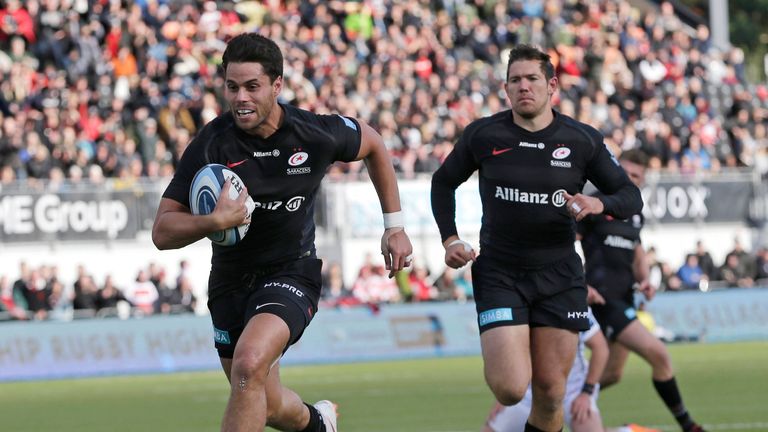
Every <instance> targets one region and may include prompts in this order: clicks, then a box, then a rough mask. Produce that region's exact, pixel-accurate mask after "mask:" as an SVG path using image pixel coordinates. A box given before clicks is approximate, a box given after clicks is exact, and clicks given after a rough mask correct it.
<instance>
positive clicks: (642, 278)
mask: <svg viewBox="0 0 768 432" xmlns="http://www.w3.org/2000/svg"><path fill="white" fill-rule="evenodd" d="M632 269H633V271H634V274H635V280H636V281H637V284H638V287H637V290H638V291H640V292H641V293H642V294H643V296H645V299H646V300H652V299H653V296H654V295H656V287H655V286H653V285H652V284H651V282H650V279H649V275H650V267H649V265H648V258H647V257H646V255H645V248H644V247H643V245H642V244H639V245H637V246H635V258H634V260H633V261H632Z"/></svg>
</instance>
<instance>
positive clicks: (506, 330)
mask: <svg viewBox="0 0 768 432" xmlns="http://www.w3.org/2000/svg"><path fill="white" fill-rule="evenodd" d="M529 339H530V333H529V328H528V326H526V325H515V326H502V327H494V328H491V329H488V330H486V331H484V332H483V333H481V334H480V346H481V349H482V354H483V363H484V365H485V377H486V380H487V381H488V383H489V384H490V385H491V386H492V387H494V386H495V385H498V386H504V387H510V388H513V389H517V390H519V392H520V393H522V391H523V389H524V388H525V387H526V386H527V385H528V382H529V381H530V379H531V356H530V351H529V346H528V344H529Z"/></svg>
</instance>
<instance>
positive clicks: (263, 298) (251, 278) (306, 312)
mask: <svg viewBox="0 0 768 432" xmlns="http://www.w3.org/2000/svg"><path fill="white" fill-rule="evenodd" d="M321 269H322V261H321V260H319V259H317V258H303V259H300V260H297V261H294V262H292V263H289V264H286V265H285V266H283V267H281V268H279V269H277V270H275V271H273V272H271V273H269V274H263V273H260V272H259V273H234V274H233V272H231V271H227V272H217V273H214V272H211V275H210V278H209V281H208V289H209V292H210V293H211V294H212V295H211V296H210V297H209V300H208V310H210V311H211V320H212V321H213V330H214V342H215V346H216V349H217V350H218V352H219V357H221V358H232V357H233V356H234V353H235V346H236V345H237V340H238V339H239V338H240V335H241V334H242V333H243V330H244V329H245V325H246V324H247V323H248V321H249V320H250V319H251V318H252V317H253V316H254V315H256V314H260V313H271V314H274V315H277V316H278V317H280V318H281V319H282V320H283V321H285V323H286V324H287V325H288V328H289V329H290V332H291V337H290V339H289V341H288V344H287V345H286V346H285V348H284V349H283V352H285V351H286V350H287V349H288V347H289V346H291V345H293V344H294V343H296V342H297V341H298V340H299V338H301V335H302V334H303V333H304V329H306V328H307V326H308V325H309V323H310V321H312V318H313V317H314V316H315V313H317V302H318V299H319V298H320V287H321V286H322V278H321V276H320V271H321ZM214 293H215V295H213V294H214Z"/></svg>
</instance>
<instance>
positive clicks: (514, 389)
mask: <svg viewBox="0 0 768 432" xmlns="http://www.w3.org/2000/svg"><path fill="white" fill-rule="evenodd" d="M526 390H527V387H526V386H510V385H506V386H492V387H491V391H492V392H493V395H494V396H495V397H496V400H497V401H499V403H500V404H502V405H505V406H510V405H515V404H516V403H518V402H520V401H521V400H523V397H524V396H525V392H526Z"/></svg>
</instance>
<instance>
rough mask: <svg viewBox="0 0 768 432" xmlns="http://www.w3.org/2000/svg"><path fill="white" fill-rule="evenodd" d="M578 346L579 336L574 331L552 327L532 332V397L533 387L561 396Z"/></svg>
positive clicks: (533, 329) (538, 328) (534, 329)
mask: <svg viewBox="0 0 768 432" xmlns="http://www.w3.org/2000/svg"><path fill="white" fill-rule="evenodd" d="M578 343H579V336H578V334H577V333H576V332H575V331H573V330H568V329H560V328H555V327H534V328H532V329H531V362H532V364H533V371H532V385H533V386H534V394H535V388H536V387H538V388H542V389H545V390H549V389H552V390H553V391H554V392H555V393H560V394H564V392H565V382H566V379H567V377H568V373H569V372H570V370H571V366H572V365H573V359H574V357H575V356H576V348H577V346H578Z"/></svg>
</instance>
